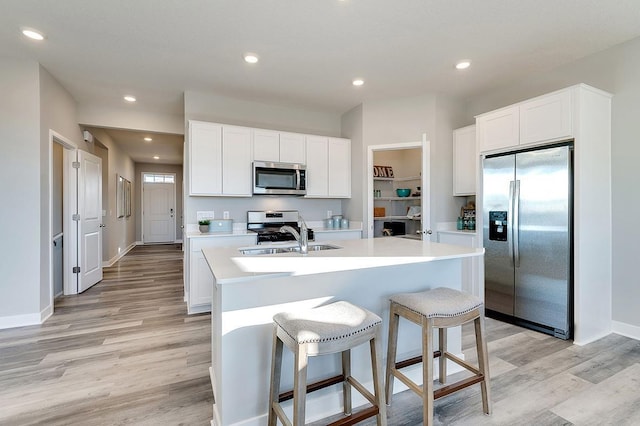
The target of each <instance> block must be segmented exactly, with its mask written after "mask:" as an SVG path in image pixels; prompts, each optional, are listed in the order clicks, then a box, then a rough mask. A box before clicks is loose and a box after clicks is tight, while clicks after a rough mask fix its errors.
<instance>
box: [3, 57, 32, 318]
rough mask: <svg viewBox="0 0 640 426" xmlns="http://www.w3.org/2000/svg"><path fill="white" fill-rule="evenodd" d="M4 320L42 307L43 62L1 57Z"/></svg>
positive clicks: (30, 312)
mask: <svg viewBox="0 0 640 426" xmlns="http://www.w3.org/2000/svg"><path fill="white" fill-rule="evenodd" d="M0 61H1V62H2V66H1V67H0V93H2V102H0V144H1V146H2V150H3V155H1V156H0V174H1V175H0V194H2V199H3V200H4V201H5V202H4V204H3V207H2V209H0V227H1V228H0V235H2V244H1V245H0V259H1V260H0V277H2V278H1V279H0V321H1V320H2V317H8V316H13V315H27V314H36V313H39V312H40V304H39V300H40V299H39V297H40V296H39V292H40V269H41V268H40V241H41V240H40V233H41V221H40V185H41V172H40V156H41V153H40V133H39V132H40V106H39V97H40V93H39V84H38V64H37V63H35V62H28V61H22V60H17V59H12V58H5V57H3V58H0Z"/></svg>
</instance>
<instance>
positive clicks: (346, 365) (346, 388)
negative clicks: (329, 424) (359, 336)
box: [342, 349, 351, 416]
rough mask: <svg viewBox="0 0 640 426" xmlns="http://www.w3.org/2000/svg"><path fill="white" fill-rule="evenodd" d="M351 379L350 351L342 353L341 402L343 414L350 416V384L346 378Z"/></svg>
mask: <svg viewBox="0 0 640 426" xmlns="http://www.w3.org/2000/svg"><path fill="white" fill-rule="evenodd" d="M349 377H351V349H347V350H346V351H342V378H343V380H344V381H343V382H342V400H343V404H344V414H345V415H346V416H349V415H351V384H350V383H349V380H348V378H349Z"/></svg>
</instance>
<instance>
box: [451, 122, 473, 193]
mask: <svg viewBox="0 0 640 426" xmlns="http://www.w3.org/2000/svg"><path fill="white" fill-rule="evenodd" d="M476 167H477V160H476V126H467V127H463V128H461V129H456V130H454V131H453V195H474V194H475V193H476Z"/></svg>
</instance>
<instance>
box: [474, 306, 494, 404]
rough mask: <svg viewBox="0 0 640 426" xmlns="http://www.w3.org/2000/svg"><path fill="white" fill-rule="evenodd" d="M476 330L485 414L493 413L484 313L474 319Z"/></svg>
mask: <svg viewBox="0 0 640 426" xmlns="http://www.w3.org/2000/svg"><path fill="white" fill-rule="evenodd" d="M474 326H475V330H476V350H477V351H478V369H479V370H480V372H481V373H482V375H483V376H484V380H483V381H482V382H480V390H481V393H482V409H483V410H484V413H485V414H491V389H490V387H489V359H488V354H489V352H488V351H487V340H486V338H485V335H484V334H485V333H484V314H482V313H481V314H480V316H479V317H478V318H476V319H475V321H474Z"/></svg>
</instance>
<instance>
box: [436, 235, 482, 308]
mask: <svg viewBox="0 0 640 426" xmlns="http://www.w3.org/2000/svg"><path fill="white" fill-rule="evenodd" d="M438 242H439V243H444V244H454V245H457V246H465V247H476V244H477V235H476V233H475V232H471V231H438ZM462 290H463V291H466V292H467V293H471V294H473V295H475V296H477V297H480V298H481V299H484V294H480V293H481V288H480V260H479V258H478V257H468V258H465V259H462ZM483 293H484V292H483Z"/></svg>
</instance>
